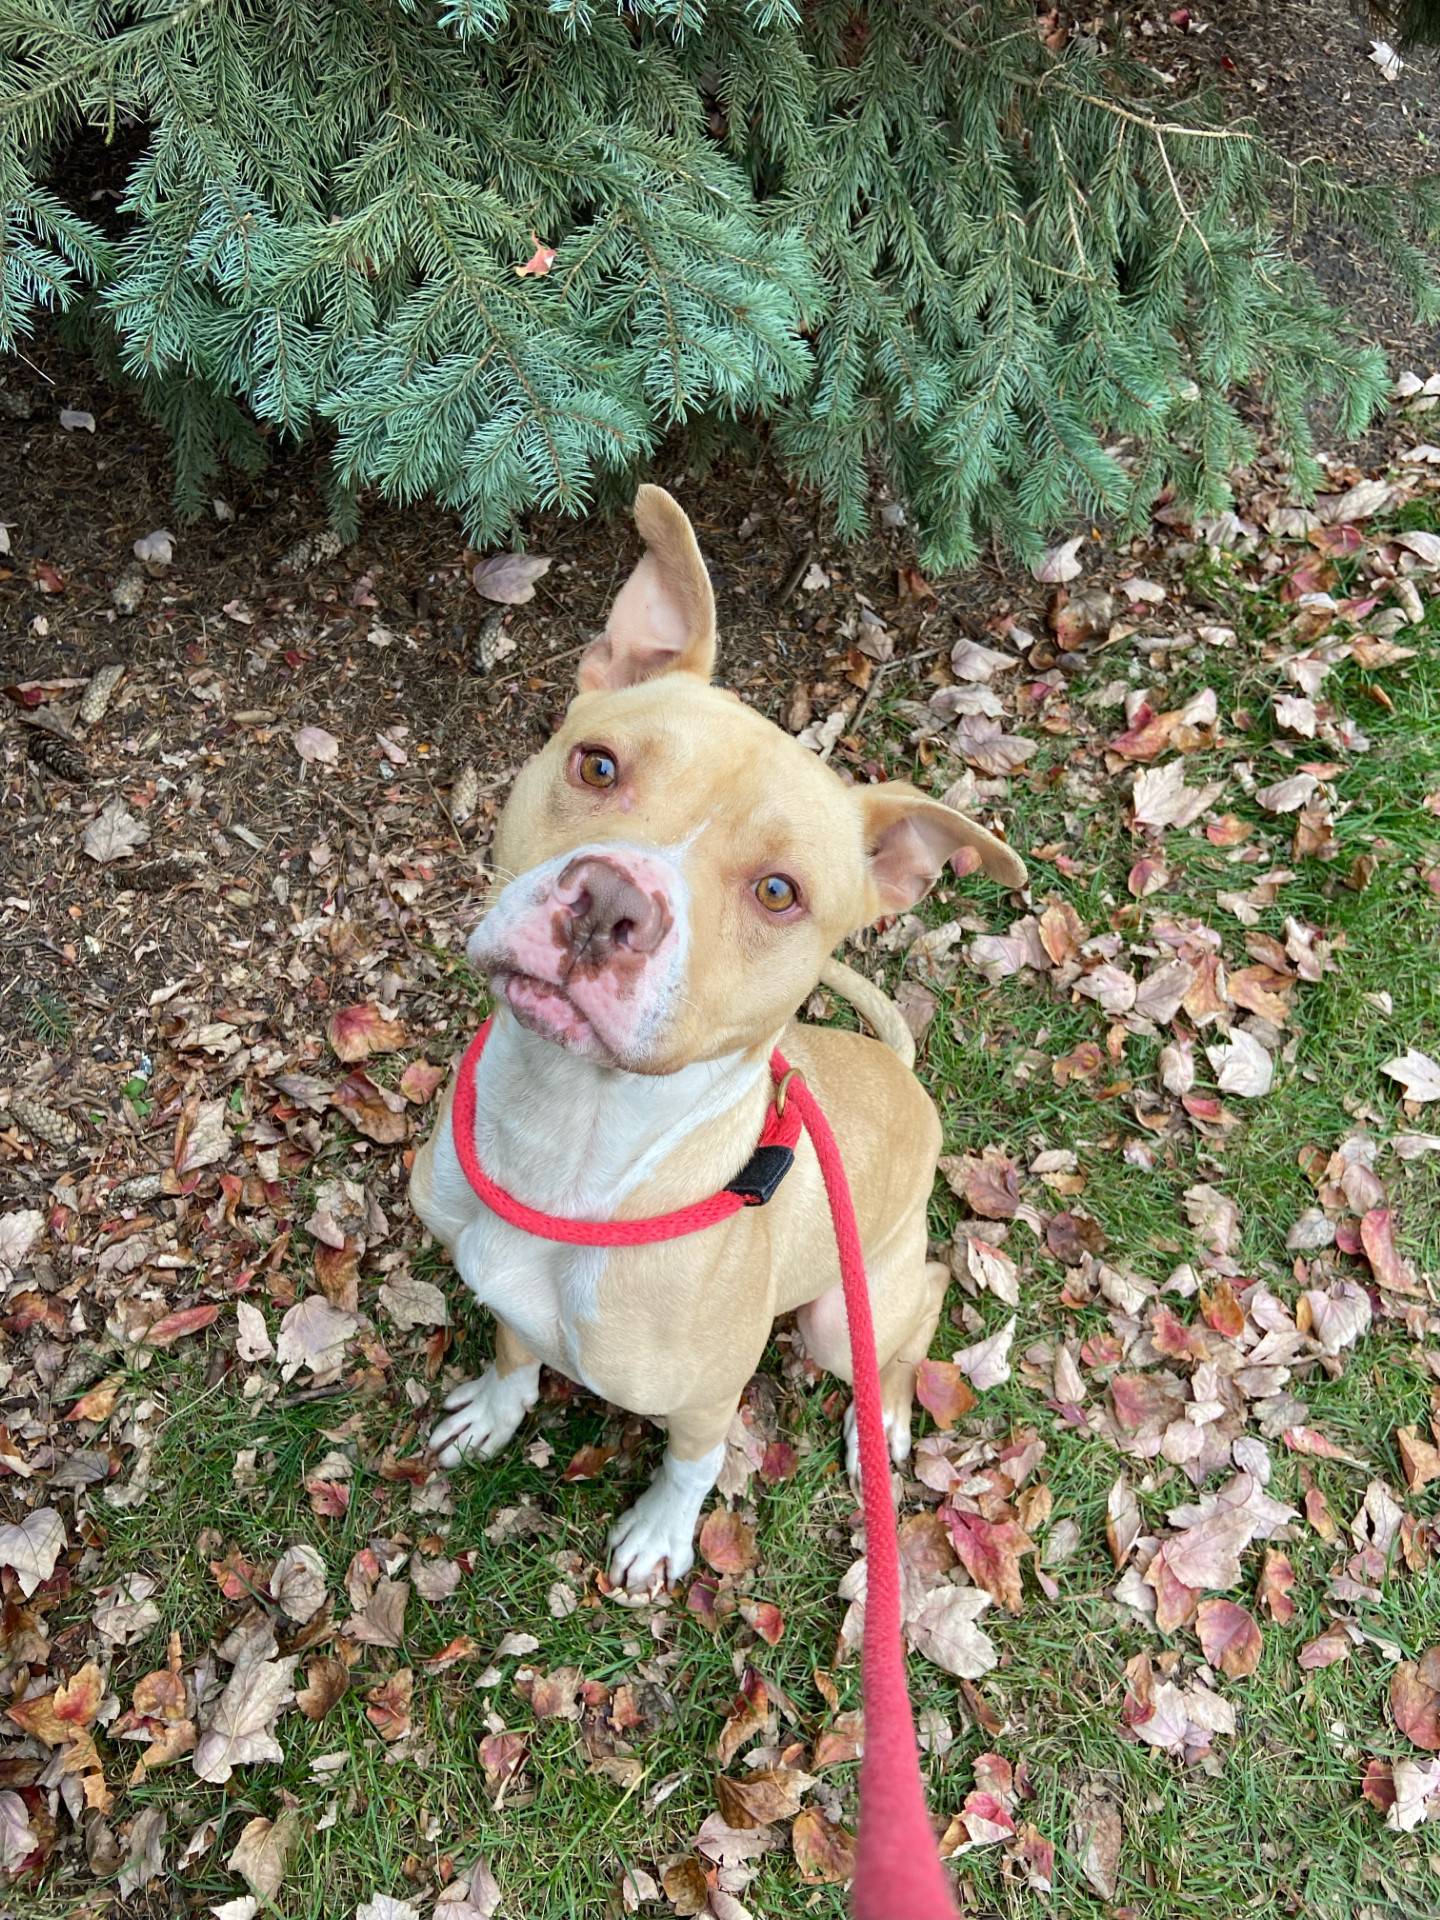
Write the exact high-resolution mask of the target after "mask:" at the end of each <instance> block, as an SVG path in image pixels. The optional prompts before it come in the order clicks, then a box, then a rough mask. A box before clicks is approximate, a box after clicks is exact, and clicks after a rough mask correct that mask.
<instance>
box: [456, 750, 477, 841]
mask: <svg viewBox="0 0 1440 1920" xmlns="http://www.w3.org/2000/svg"><path fill="white" fill-rule="evenodd" d="M479 804H480V776H479V774H477V773H476V771H475V768H474V766H473V765H472V764H471V763H470V762H469V761H468V760H467V761H466V762H465V765H464V766H463V767H462V768H461V769H460V771H459V773H458V774H457V775H456V778H455V784H454V786H453V787H451V789H450V818H451V819H452V820H453V821H454V822H455V824H456V825H457V826H461V825H463V823H464V822H465V821H466V820H468V819H469V818H470V816H471V814H472V813H474V811H475V809H476V807H478V806H479Z"/></svg>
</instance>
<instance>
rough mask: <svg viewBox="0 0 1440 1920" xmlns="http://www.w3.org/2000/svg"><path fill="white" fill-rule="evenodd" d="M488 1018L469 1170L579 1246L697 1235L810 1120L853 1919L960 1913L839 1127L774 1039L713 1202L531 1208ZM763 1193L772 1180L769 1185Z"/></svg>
mask: <svg viewBox="0 0 1440 1920" xmlns="http://www.w3.org/2000/svg"><path fill="white" fill-rule="evenodd" d="M489 1031H490V1022H489V1021H488V1020H487V1021H486V1022H485V1024H484V1026H482V1027H481V1029H480V1031H479V1033H477V1034H476V1036H475V1038H474V1040H472V1041H471V1043H470V1046H469V1047H468V1048H467V1050H466V1053H465V1057H464V1059H463V1060H462V1061H461V1062H460V1067H459V1071H458V1073H457V1075H456V1081H455V1102H454V1109H453V1115H452V1127H453V1132H454V1138H455V1151H456V1153H457V1155H458V1157H459V1160H460V1165H461V1167H462V1168H463V1169H464V1172H465V1177H466V1179H467V1180H468V1181H469V1182H470V1185H471V1186H472V1187H473V1188H474V1189H475V1192H476V1193H477V1194H478V1195H479V1197H480V1199H481V1200H483V1201H484V1203H485V1205H486V1206H487V1207H489V1208H490V1209H491V1211H492V1212H494V1213H497V1214H499V1216H500V1218H501V1219H502V1220H506V1221H508V1222H509V1223H510V1225H511V1226H513V1227H519V1228H520V1229H521V1230H522V1231H523V1232H526V1233H533V1234H537V1235H539V1236H540V1237H541V1238H542V1239H546V1240H559V1241H564V1242H566V1243H568V1244H570V1245H572V1246H590V1247H625V1246H644V1245H646V1244H649V1243H651V1242H654V1241H659V1240H676V1239H679V1238H681V1237H682V1236H683V1235H686V1234H691V1233H699V1232H701V1231H702V1230H703V1229H704V1228H706V1227H712V1226H716V1225H718V1224H719V1222H720V1221H722V1220H728V1219H731V1218H733V1216H734V1215H735V1214H737V1213H739V1212H740V1210H741V1209H742V1208H743V1207H745V1206H750V1205H757V1204H763V1203H764V1201H765V1200H767V1199H769V1197H770V1195H771V1194H772V1193H773V1192H774V1191H775V1188H776V1187H777V1186H778V1185H779V1181H780V1179H781V1178H782V1177H783V1175H784V1172H785V1169H786V1168H787V1167H788V1166H789V1165H790V1163H791V1161H792V1159H793V1157H794V1149H795V1145H796V1143H797V1141H798V1140H799V1138H800V1132H801V1129H802V1128H803V1129H804V1131H805V1133H806V1134H807V1135H808V1136H809V1140H810V1144H811V1146H812V1147H813V1149H814V1151H815V1158H816V1160H817V1161H818V1163H819V1167H820V1174H821V1178H822V1179H823V1181H824V1183H825V1194H826V1198H827V1200H828V1201H829V1205H830V1221H831V1225H832V1227H833V1229H834V1233H835V1246H836V1251H837V1253H838V1254H839V1258H840V1277H841V1282H842V1285H843V1289H844V1295H845V1319H846V1326H847V1329H848V1331H849V1335H850V1365H851V1372H852V1375H853V1379H854V1389H855V1427H856V1432H857V1434H858V1436H859V1442H860V1497H861V1504H862V1507H863V1510H864V1517H865V1561H866V1573H865V1626H864V1631H863V1636H862V1640H861V1647H860V1668H861V1682H862V1688H863V1696H864V1710H865V1750H864V1754H863V1756H862V1758H861V1762H860V1833H859V1842H858V1846H857V1850H856V1861H855V1881H854V1890H853V1899H852V1909H851V1910H852V1912H853V1914H854V1916H855V1920H958V1914H957V1909H956V1906H955V1902H954V1899H953V1898H952V1896H951V1892H950V1884H949V1881H948V1879H947V1877H946V1874H945V1870H944V1868H943V1867H942V1866H941V1864H940V1856H939V1852H938V1850H937V1847H936V1843H935V1834H934V1831H933V1829H932V1828H931V1825H930V1816H929V1814H928V1813H927V1812H926V1808H925V1790H924V1787H923V1785H922V1783H921V1779H920V1751H919V1745H918V1743H917V1741H916V1738H915V1720H914V1715H913V1714H912V1712H911V1708H910V1694H909V1690H908V1687H907V1684H906V1679H905V1653H904V1643H903V1641H902V1639H901V1616H900V1549H899V1543H898V1541H897V1538H896V1533H895V1509H894V1505H893V1503H892V1501H891V1498H890V1452H889V1448H888V1446H887V1444H886V1439H885V1425H884V1407H883V1398H882V1394H881V1387H880V1367H879V1362H878V1360H877V1358H876V1353H875V1325H874V1321H873V1318H872V1316H871V1312H870V1288H869V1282H868V1281H867V1279H866V1276H865V1256H864V1252H863V1249H862V1247H861V1243H860V1228H859V1225H858V1223H857V1221H856V1218H855V1207H854V1203H853V1201H852V1200H851V1197H850V1183H849V1181H848V1180H847V1179H846V1177H845V1166H844V1162H843V1161H842V1159H841V1157H840V1149H839V1146H838V1145H837V1144H836V1140H835V1136H834V1134H833V1133H832V1132H831V1130H830V1123H829V1122H828V1121H827V1120H826V1118H825V1115H824V1113H823V1111H822V1110H821V1108H820V1105H819V1103H818V1101H817V1100H816V1098H815V1096H814V1094H813V1093H811V1091H810V1089H809V1087H808V1086H807V1085H806V1083H805V1080H804V1077H803V1076H802V1075H801V1074H800V1073H799V1072H798V1071H797V1070H796V1069H795V1068H793V1067H792V1066H791V1065H790V1063H789V1061H787V1060H786V1059H785V1057H784V1055H783V1054H782V1053H781V1052H780V1050H779V1049H778V1048H777V1049H776V1050H775V1052H774V1053H772V1054H771V1056H770V1072H771V1075H772V1077H773V1079H774V1081H775V1096H774V1100H773V1102H772V1104H771V1107H770V1112H769V1115H768V1117H767V1119H766V1122H765V1129H764V1132H763V1133H762V1134H761V1136H760V1144H759V1146H758V1147H757V1148H756V1150H755V1153H754V1154H753V1155H752V1156H751V1158H750V1160H749V1161H748V1162H747V1163H746V1166H745V1168H744V1169H742V1171H741V1173H740V1174H738V1175H737V1176H736V1178H735V1180H733V1181H732V1182H731V1183H730V1185H729V1186H728V1187H722V1188H721V1190H720V1191H719V1192H718V1193H715V1194H712V1195H711V1196H710V1198H709V1199H708V1200H701V1201H699V1202H698V1203H696V1204H695V1205H694V1206H689V1207H681V1208H679V1209H678V1210H677V1211H675V1212H673V1213H662V1214H653V1215H652V1216H651V1217H650V1218H649V1219H645V1220H569V1219H565V1218H563V1217H562V1216H560V1215H557V1214H547V1213H542V1212H540V1211H539V1210H538V1209H537V1208H534V1207H527V1206H526V1205H525V1204H524V1202H523V1201H520V1200H517V1199H516V1198H515V1197H514V1195H513V1194H510V1193H507V1192H506V1191H505V1189H504V1188H503V1187H501V1186H498V1185H497V1184H496V1183H495V1182H494V1181H493V1180H491V1179H490V1177H489V1175H488V1174H486V1173H485V1171H484V1169H483V1168H482V1167H481V1165H480V1159H479V1155H478V1153H477V1152H476V1147H475V1115H476V1094H475V1077H476V1075H475V1070H476V1068H477V1066H478V1065H479V1063H480V1056H481V1054H482V1053H483V1052H484V1050H485V1041H486V1038H487V1037H488V1035H489ZM767 1151H769V1152H771V1153H773V1154H776V1155H782V1154H783V1161H780V1160H776V1161H775V1162H773V1163H772V1165H778V1166H779V1172H778V1173H776V1174H775V1175H774V1177H773V1179H771V1180H770V1181H769V1184H768V1187H767V1186H766V1183H765V1180H764V1179H763V1178H758V1177H757V1179H756V1180H755V1181H753V1182H752V1185H751V1187H749V1188H747V1187H744V1186H742V1184H741V1183H742V1182H743V1181H744V1180H745V1178H746V1176H747V1175H748V1174H749V1173H750V1171H751V1169H752V1168H754V1167H755V1166H756V1163H757V1162H759V1161H760V1160H761V1156H762V1155H763V1154H765V1153H766V1152H767ZM762 1189H764V1190H762Z"/></svg>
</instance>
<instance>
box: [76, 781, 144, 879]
mask: <svg viewBox="0 0 1440 1920" xmlns="http://www.w3.org/2000/svg"><path fill="white" fill-rule="evenodd" d="M149 838H150V829H149V827H148V826H147V825H146V824H145V822H144V821H143V820H137V819H136V818H135V815H134V814H133V813H131V811H130V809H129V808H128V807H127V806H126V804H125V802H124V801H123V800H122V799H121V798H120V796H119V794H118V793H112V794H111V796H110V798H109V799H108V800H107V801H106V802H105V804H104V806H103V807H102V808H101V809H100V811H99V813H97V814H96V816H95V818H94V819H93V820H92V821H91V822H90V824H89V826H88V827H87V828H86V829H85V838H84V839H83V840H82V841H81V843H80V844H81V846H82V848H83V849H84V851H85V852H86V853H87V854H88V855H89V856H90V858H91V859H92V860H97V861H99V862H100V863H101V864H102V865H103V864H104V863H105V862H106V861H108V860H123V859H125V858H126V856H127V855H128V854H132V853H134V851H135V849H136V848H137V847H143V846H144V844H145V842H146V841H147V840H148V839H149Z"/></svg>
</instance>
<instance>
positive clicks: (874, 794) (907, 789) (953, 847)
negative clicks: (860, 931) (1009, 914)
mask: <svg viewBox="0 0 1440 1920" xmlns="http://www.w3.org/2000/svg"><path fill="white" fill-rule="evenodd" d="M856 799H857V800H858V802H859V805H860V811H861V814H862V816H863V821H864V828H865V846H866V852H867V855H868V858H869V864H870V885H871V889H872V892H873V896H874V900H875V907H874V913H873V914H872V918H873V917H875V916H878V915H879V914H882V913H901V912H903V911H904V910H905V909H906V908H907V907H913V906H914V905H915V903H916V901H917V900H922V899H923V898H924V897H925V895H926V894H927V893H928V892H929V891H930V889H931V887H932V886H933V885H934V884H935V881H936V880H937V879H938V878H939V875H940V870H941V868H942V867H943V866H944V865H945V863H946V861H947V860H948V861H951V862H953V863H954V866H955V869H956V871H957V872H958V873H962V874H963V873H974V872H975V871H976V870H977V869H979V868H981V867H983V868H984V870H985V872H986V873H988V874H989V876H990V878H991V879H992V880H998V881H999V882H1000V883H1001V885H1002V886H1006V887H1023V886H1024V885H1025V884H1026V879H1027V875H1026V872H1025V862H1024V861H1023V860H1022V859H1021V858H1020V856H1019V855H1018V854H1017V853H1015V852H1013V851H1012V850H1011V849H1010V848H1009V847H1007V846H1006V844H1005V842H1004V841H1003V840H999V839H997V838H996V836H995V835H994V834H993V833H990V832H988V831H987V829H986V828H984V827H982V826H981V825H979V823H978V822H977V821H974V820H971V819H969V818H968V817H967V816H966V815H965V814H963V813H957V812H956V811H955V809H954V808H953V807H947V806H946V805H945V804H944V803H943V801H940V800H932V799H931V798H930V797H929V795H928V794H924V793H921V791H920V789H919V788H918V787H912V786H911V785H910V783H909V782H908V781H906V780H885V781H881V782H880V783H879V784H878V785H876V786H873V787H860V788H857V789H856Z"/></svg>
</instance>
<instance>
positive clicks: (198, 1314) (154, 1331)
mask: <svg viewBox="0 0 1440 1920" xmlns="http://www.w3.org/2000/svg"><path fill="white" fill-rule="evenodd" d="M219 1318H220V1309H219V1307H218V1306H215V1305H214V1304H213V1303H212V1304H209V1305H206V1306H199V1307H181V1308H180V1309H179V1310H178V1311H177V1312H175V1313H167V1314H166V1315H165V1316H164V1318H163V1319H161V1320H157V1321H156V1322H155V1323H154V1325H153V1326H151V1327H148V1328H147V1329H146V1333H145V1344H146V1346H147V1347H173V1346H174V1344H175V1342H176V1341H177V1340H183V1339H184V1338H185V1337H186V1335H187V1334H191V1333H203V1332H204V1330H205V1328H206V1327H213V1326H214V1324H215V1322H216V1321H217V1320H218V1319H219Z"/></svg>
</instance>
